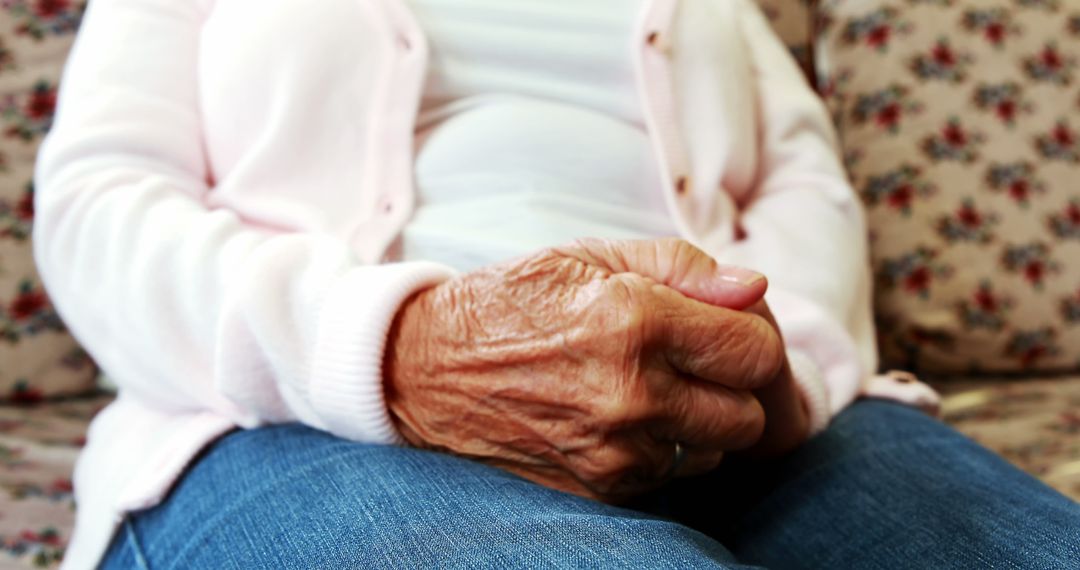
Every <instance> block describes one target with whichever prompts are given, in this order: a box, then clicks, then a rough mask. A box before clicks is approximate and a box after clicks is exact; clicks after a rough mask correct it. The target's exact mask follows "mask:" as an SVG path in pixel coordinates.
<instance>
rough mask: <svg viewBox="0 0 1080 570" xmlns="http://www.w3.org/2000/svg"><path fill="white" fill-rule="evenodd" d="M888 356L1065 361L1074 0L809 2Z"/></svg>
mask: <svg viewBox="0 0 1080 570" xmlns="http://www.w3.org/2000/svg"><path fill="white" fill-rule="evenodd" d="M818 10H819V11H818V28H819V31H818V35H817V38H816V46H815V59H816V65H817V68H818V73H819V85H820V87H821V89H822V92H823V95H824V96H825V97H826V100H827V102H828V104H829V106H830V108H831V110H832V112H833V114H834V118H835V120H836V124H837V126H838V128H839V131H840V136H841V139H842V145H843V150H844V153H845V159H846V161H847V164H848V166H849V171H850V173H851V177H852V180H853V183H854V185H855V187H856V189H857V190H858V192H859V193H860V194H861V195H862V198H863V199H864V201H865V203H866V206H867V208H868V212H869V221H870V227H871V239H872V251H873V264H874V269H875V274H876V280H877V296H876V311H877V315H878V321H879V334H880V337H881V339H880V340H881V347H882V355H883V359H884V361H885V364H886V365H888V366H899V367H908V368H915V369H917V370H920V371H923V372H929V373H957V372H1025V373H1027V372H1035V371H1048V372H1049V371H1058V370H1068V369H1076V368H1078V367H1080V68H1078V67H1077V65H1078V63H1080V0H935V1H926V0H924V1H915V0H823V2H822V3H821V4H820V6H819V8H818Z"/></svg>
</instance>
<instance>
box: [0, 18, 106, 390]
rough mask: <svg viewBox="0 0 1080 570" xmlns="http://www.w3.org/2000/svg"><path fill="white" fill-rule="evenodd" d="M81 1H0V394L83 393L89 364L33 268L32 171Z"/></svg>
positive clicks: (91, 373) (89, 382) (90, 374)
mask: <svg viewBox="0 0 1080 570" xmlns="http://www.w3.org/2000/svg"><path fill="white" fill-rule="evenodd" d="M83 8H84V5H83V3H81V2H75V1H72V0H0V401H16V402H31V401H35V400H39V399H41V398H45V397H50V396H56V395H64V394H74V393H79V392H85V391H86V390H88V389H90V388H92V387H93V385H94V377H95V368H94V366H93V363H92V362H91V361H90V359H89V358H88V357H87V355H86V353H85V352H83V351H82V349H80V348H79V346H78V344H77V343H76V342H75V340H74V339H73V338H71V336H70V335H69V334H67V332H66V329H65V328H64V324H63V322H62V321H61V320H60V318H59V316H58V315H57V314H56V312H55V311H54V310H53V308H52V305H51V303H50V302H49V298H48V295H47V294H46V293H45V291H44V289H43V288H42V286H41V281H40V280H39V278H38V275H37V271H36V270H35V268H34V262H33V253H32V248H31V245H30V234H31V228H32V225H33V219H34V201H33V193H34V189H33V185H32V184H31V178H32V175H33V168H34V155H35V154H36V152H37V146H38V143H39V142H40V141H41V138H42V137H43V136H44V135H45V133H46V132H47V131H48V130H49V126H50V125H51V124H52V116H53V112H54V109H55V107H56V87H57V81H58V78H59V77H60V70H61V67H62V66H63V63H64V58H65V57H66V55H67V51H68V49H69V47H70V45H71V41H72V39H73V37H74V33H75V30H76V28H77V26H78V23H79V19H80V17H81V15H82V12H83Z"/></svg>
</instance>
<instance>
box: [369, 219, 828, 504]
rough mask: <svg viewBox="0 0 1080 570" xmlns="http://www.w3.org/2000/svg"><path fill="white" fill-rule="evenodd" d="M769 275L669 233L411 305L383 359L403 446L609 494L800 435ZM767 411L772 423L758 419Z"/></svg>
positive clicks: (616, 496) (585, 248)
mask: <svg viewBox="0 0 1080 570" xmlns="http://www.w3.org/2000/svg"><path fill="white" fill-rule="evenodd" d="M766 286H767V285H766V283H765V280H764V278H763V277H762V276H760V275H758V274H756V273H753V272H750V271H747V270H743V269H737V268H724V267H719V266H717V264H716V263H715V262H714V261H713V260H712V259H711V258H710V257H708V256H707V255H705V254H704V253H702V252H701V251H700V250H698V249H696V248H694V247H693V246H691V245H689V244H688V243H686V242H683V241H680V240H659V241H633V242H612V241H602V240H588V241H581V242H577V243H575V244H572V245H569V246H566V247H560V248H553V249H549V250H544V251H541V252H538V253H536V254H534V255H531V256H528V257H525V258H522V259H518V260H515V261H512V262H508V263H505V264H501V265H498V266H494V267H491V268H487V269H482V270H479V271H476V272H473V273H470V274H467V275H464V276H462V277H460V278H457V279H454V280H451V281H449V282H446V283H444V284H442V285H439V286H437V287H434V288H431V289H428V290H425V291H423V292H421V293H419V294H418V295H416V296H414V297H413V298H412V299H411V300H409V301H408V302H407V303H406V304H405V306H404V307H403V308H402V309H401V310H400V312H399V313H398V316H397V319H396V321H395V325H394V327H393V330H392V331H391V336H390V339H389V348H388V352H387V360H386V395H387V403H388V406H389V408H390V411H391V415H392V416H393V418H394V420H395V422H396V424H397V426H398V428H399V429H400V431H401V433H402V434H403V436H404V437H405V438H406V440H407V441H408V442H409V443H410V444H412V445H414V446H417V447H422V448H427V449H435V450H440V451H445V452H450V453H455V454H458V455H462V456H465V457H470V458H473V459H477V460H480V461H484V462H486V463H489V464H492V465H496V466H499V467H502V468H504V469H506V470H508V471H511V472H514V473H517V474H519V475H522V476H524V477H526V478H528V479H530V480H533V481H535V482H537V483H540V484H542V485H546V486H548V487H551V488H555V489H559V490H563V491H567V492H571V493H575V494H578V495H582V496H586V497H590V498H594V499H598V500H603V501H607V502H619V501H623V500H625V499H627V498H630V497H632V496H634V495H636V494H639V493H642V492H644V491H647V490H649V489H652V488H654V487H656V486H658V485H659V484H662V483H663V482H664V479H665V475H671V474H672V473H669V471H670V469H671V467H673V465H672V463H673V449H674V442H676V441H678V442H681V443H682V444H683V446H684V448H685V449H686V450H687V455H686V460H685V461H684V462H683V463H682V464H681V465H680V466H679V467H678V470H677V472H676V473H674V475H675V476H686V475H692V474H698V473H702V472H705V471H708V470H711V469H713V468H715V467H716V466H717V465H718V464H719V463H720V461H721V459H722V458H723V456H724V454H725V453H726V452H729V451H734V450H745V449H751V448H752V449H751V451H752V452H753V453H758V454H775V453H782V452H785V451H787V450H790V449H791V448H792V447H794V446H795V445H797V444H798V443H799V442H801V441H802V440H803V439H805V437H806V434H807V431H808V425H809V423H808V419H807V416H806V412H805V410H804V407H803V404H802V401H801V399H800V398H799V396H798V395H797V392H796V390H795V387H794V384H793V383H792V379H791V372H790V370H789V368H788V366H787V359H786V357H785V354H784V349H783V343H782V340H781V338H780V335H779V332H778V331H777V329H776V326H775V323H774V322H773V320H772V316H771V315H770V314H769V312H768V308H767V307H766V306H765V304H764V301H762V300H761V297H762V295H763V294H764V292H765V288H766ZM766 418H768V420H766Z"/></svg>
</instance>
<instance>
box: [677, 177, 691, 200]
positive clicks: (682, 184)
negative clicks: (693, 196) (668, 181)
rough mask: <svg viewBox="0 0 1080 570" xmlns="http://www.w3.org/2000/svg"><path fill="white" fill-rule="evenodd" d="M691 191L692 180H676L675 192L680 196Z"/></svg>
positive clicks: (683, 178)
mask: <svg viewBox="0 0 1080 570" xmlns="http://www.w3.org/2000/svg"><path fill="white" fill-rule="evenodd" d="M689 189H690V179H689V178H687V177H686V176H680V177H678V178H676V179H675V191H676V192H678V193H679V195H680V196H681V195H683V194H686V191H687V190H689Z"/></svg>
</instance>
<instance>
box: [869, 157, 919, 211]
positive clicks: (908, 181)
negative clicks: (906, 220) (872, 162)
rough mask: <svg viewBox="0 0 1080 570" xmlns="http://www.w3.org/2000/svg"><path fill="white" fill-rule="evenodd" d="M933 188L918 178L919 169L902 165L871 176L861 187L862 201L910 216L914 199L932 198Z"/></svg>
mask: <svg viewBox="0 0 1080 570" xmlns="http://www.w3.org/2000/svg"><path fill="white" fill-rule="evenodd" d="M934 192H935V188H934V186H933V185H932V184H930V183H928V182H926V181H925V180H922V179H921V178H919V168H918V167H916V166H912V165H910V164H903V165H901V166H900V167H899V168H897V169H896V170H892V171H890V172H886V173H884V174H881V175H880V176H871V177H870V179H869V180H867V181H866V184H865V185H864V186H863V188H862V190H861V193H862V196H863V200H865V201H866V202H867V203H868V204H870V205H873V206H877V205H879V204H885V205H887V206H888V207H889V208H892V209H894V210H896V211H898V212H900V213H902V214H904V215H905V216H906V215H910V214H911V208H912V204H913V203H914V202H915V200H916V199H919V198H927V197H929V196H932V195H933V194H934Z"/></svg>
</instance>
